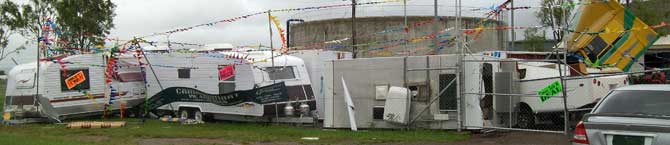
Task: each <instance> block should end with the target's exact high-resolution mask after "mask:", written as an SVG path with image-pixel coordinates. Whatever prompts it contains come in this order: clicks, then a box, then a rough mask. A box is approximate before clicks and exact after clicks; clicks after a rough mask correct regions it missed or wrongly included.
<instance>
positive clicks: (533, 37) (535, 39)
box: [521, 28, 547, 51]
mask: <svg viewBox="0 0 670 145" xmlns="http://www.w3.org/2000/svg"><path fill="white" fill-rule="evenodd" d="M538 31H540V29H539V28H529V29H526V30H524V31H523V36H524V37H525V38H526V39H525V40H523V41H521V43H522V45H523V48H524V50H526V51H544V43H545V42H546V41H547V39H546V38H545V36H544V33H540V32H538Z"/></svg>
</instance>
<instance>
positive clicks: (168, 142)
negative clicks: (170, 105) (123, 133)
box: [137, 138, 241, 145]
mask: <svg viewBox="0 0 670 145" xmlns="http://www.w3.org/2000/svg"><path fill="white" fill-rule="evenodd" d="M137 144H140V145H194V144H217V145H219V144H220V145H241V144H239V143H233V142H230V141H226V140H223V139H208V138H149V139H138V140H137Z"/></svg>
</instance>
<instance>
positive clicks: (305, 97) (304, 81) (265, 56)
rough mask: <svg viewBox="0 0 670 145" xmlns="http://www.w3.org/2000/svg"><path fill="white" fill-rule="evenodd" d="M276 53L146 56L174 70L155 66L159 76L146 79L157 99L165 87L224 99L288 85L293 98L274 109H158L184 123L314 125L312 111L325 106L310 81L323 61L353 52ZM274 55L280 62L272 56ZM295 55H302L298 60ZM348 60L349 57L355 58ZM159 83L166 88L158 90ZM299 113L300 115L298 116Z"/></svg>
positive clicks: (182, 105) (180, 105)
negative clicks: (227, 70) (227, 71)
mask: <svg viewBox="0 0 670 145" xmlns="http://www.w3.org/2000/svg"><path fill="white" fill-rule="evenodd" d="M277 53H278V52H274V53H273V52H270V51H263V50H252V49H235V50H232V51H218V52H209V53H197V54H178V53H173V54H168V55H164V54H147V58H148V59H149V61H150V63H151V64H152V65H154V66H171V67H172V68H168V67H162V68H161V67H154V72H153V73H152V72H149V73H148V74H147V82H148V91H147V92H148V94H149V96H152V95H154V94H156V93H158V92H160V91H161V90H163V89H165V88H169V87H188V88H194V89H197V90H200V91H203V92H205V93H209V94H224V93H229V92H232V91H241V90H250V89H254V88H258V87H262V86H267V85H271V84H274V83H278V82H284V83H285V84H286V86H287V91H288V95H289V96H288V97H289V101H287V102H278V103H272V104H257V103H254V102H246V103H242V104H239V105H234V106H219V105H215V104H212V103H198V102H174V103H171V104H167V105H164V106H162V107H159V110H163V113H166V112H165V111H169V112H178V114H179V117H181V118H189V117H192V118H195V119H200V117H212V118H213V119H220V120H235V121H270V119H278V120H275V121H287V120H291V119H286V118H291V117H294V116H301V117H304V118H303V119H304V120H307V121H309V122H311V121H313V120H312V118H311V117H307V116H312V115H316V114H314V113H313V112H312V111H315V110H321V109H322V107H320V106H318V105H317V104H315V103H316V101H315V100H318V98H316V97H315V93H314V92H315V89H316V88H313V87H312V86H313V85H314V84H312V81H311V79H314V78H315V77H310V74H314V72H320V71H321V67H322V66H321V65H320V64H322V63H321V61H323V60H329V59H338V58H339V59H345V58H346V57H345V54H348V53H342V54H340V53H339V52H333V51H309V50H305V51H303V50H300V51H291V52H289V54H290V55H282V54H277ZM273 54H274V55H275V57H272V55H273ZM338 54H339V55H338ZM294 55H297V57H296V56H294ZM348 56H349V57H350V55H348ZM301 57H302V58H306V59H309V60H310V62H305V61H303V59H301ZM248 62H253V63H248ZM228 65H235V66H234V68H235V69H234V70H235V75H234V77H232V78H230V79H226V80H220V79H219V77H220V76H219V73H218V72H219V70H220V69H221V68H223V67H226V66H228ZM153 75H155V77H154V76H153ZM180 75H183V76H180ZM319 77H320V75H316V78H319ZM159 81H160V84H161V85H158V84H159ZM294 108H295V109H294ZM296 110H297V111H296ZM294 111H295V112H298V111H299V112H300V113H294ZM316 112H322V111H316ZM277 117H279V118H277ZM313 117H316V116H313ZM280 119H283V120H280ZM292 122H296V121H292ZM298 122H302V121H298Z"/></svg>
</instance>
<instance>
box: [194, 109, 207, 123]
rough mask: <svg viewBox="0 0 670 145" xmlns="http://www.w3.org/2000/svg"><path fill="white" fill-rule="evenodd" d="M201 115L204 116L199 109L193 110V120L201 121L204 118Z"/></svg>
mask: <svg viewBox="0 0 670 145" xmlns="http://www.w3.org/2000/svg"><path fill="white" fill-rule="evenodd" d="M203 117H204V116H203V115H202V112H200V110H195V111H193V119H195V121H198V122H202V121H203V120H204V119H203Z"/></svg>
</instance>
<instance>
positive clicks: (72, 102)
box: [4, 54, 145, 121]
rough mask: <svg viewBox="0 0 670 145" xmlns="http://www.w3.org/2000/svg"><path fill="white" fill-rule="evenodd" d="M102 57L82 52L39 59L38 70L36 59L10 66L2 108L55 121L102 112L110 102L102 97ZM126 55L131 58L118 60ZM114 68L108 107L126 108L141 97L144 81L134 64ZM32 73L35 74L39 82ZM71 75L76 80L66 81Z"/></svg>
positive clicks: (18, 115) (13, 114)
mask: <svg viewBox="0 0 670 145" xmlns="http://www.w3.org/2000/svg"><path fill="white" fill-rule="evenodd" d="M105 59H106V58H105V57H104V56H103V55H101V54H84V55H75V56H69V57H65V58H62V59H59V60H58V61H56V60H54V61H40V67H39V71H38V70H37V69H36V67H37V66H36V63H27V64H21V65H18V66H16V67H14V68H12V70H11V71H10V73H9V76H8V80H7V89H6V93H5V94H6V98H5V104H6V105H5V109H4V112H5V113H7V114H9V116H11V117H12V118H45V117H49V118H50V119H53V120H55V121H60V120H62V119H67V118H71V117H77V116H85V115H91V114H99V113H102V112H103V111H104V109H105V108H104V107H103V106H104V105H103V104H105V103H108V102H110V100H109V98H106V97H105V89H106V87H108V86H107V85H105V82H104V81H105V80H104V73H105V68H104V67H103V66H104V65H105V62H106V61H105ZM127 59H132V58H124V59H122V61H127ZM38 72H39V73H38ZM118 72H119V74H120V76H117V77H115V78H114V79H113V82H112V86H113V87H114V88H115V89H116V95H114V98H113V99H112V101H111V102H112V104H111V106H110V107H111V109H112V110H118V109H119V108H120V107H121V104H125V105H126V106H129V108H130V106H135V105H136V104H138V103H140V102H141V101H142V100H143V99H144V92H145V90H144V83H143V80H142V79H138V78H140V77H139V76H140V72H139V69H138V67H137V66H125V67H122V68H121V69H119V71H118ZM36 77H39V79H38V80H39V84H38V82H37V81H35V80H37V78H36ZM73 77H78V78H80V80H81V81H80V83H78V84H76V85H75V86H72V85H68V84H67V83H68V82H67V80H68V79H71V78H73ZM37 88H39V89H37ZM38 91H39V92H38ZM122 102H123V103H122Z"/></svg>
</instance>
